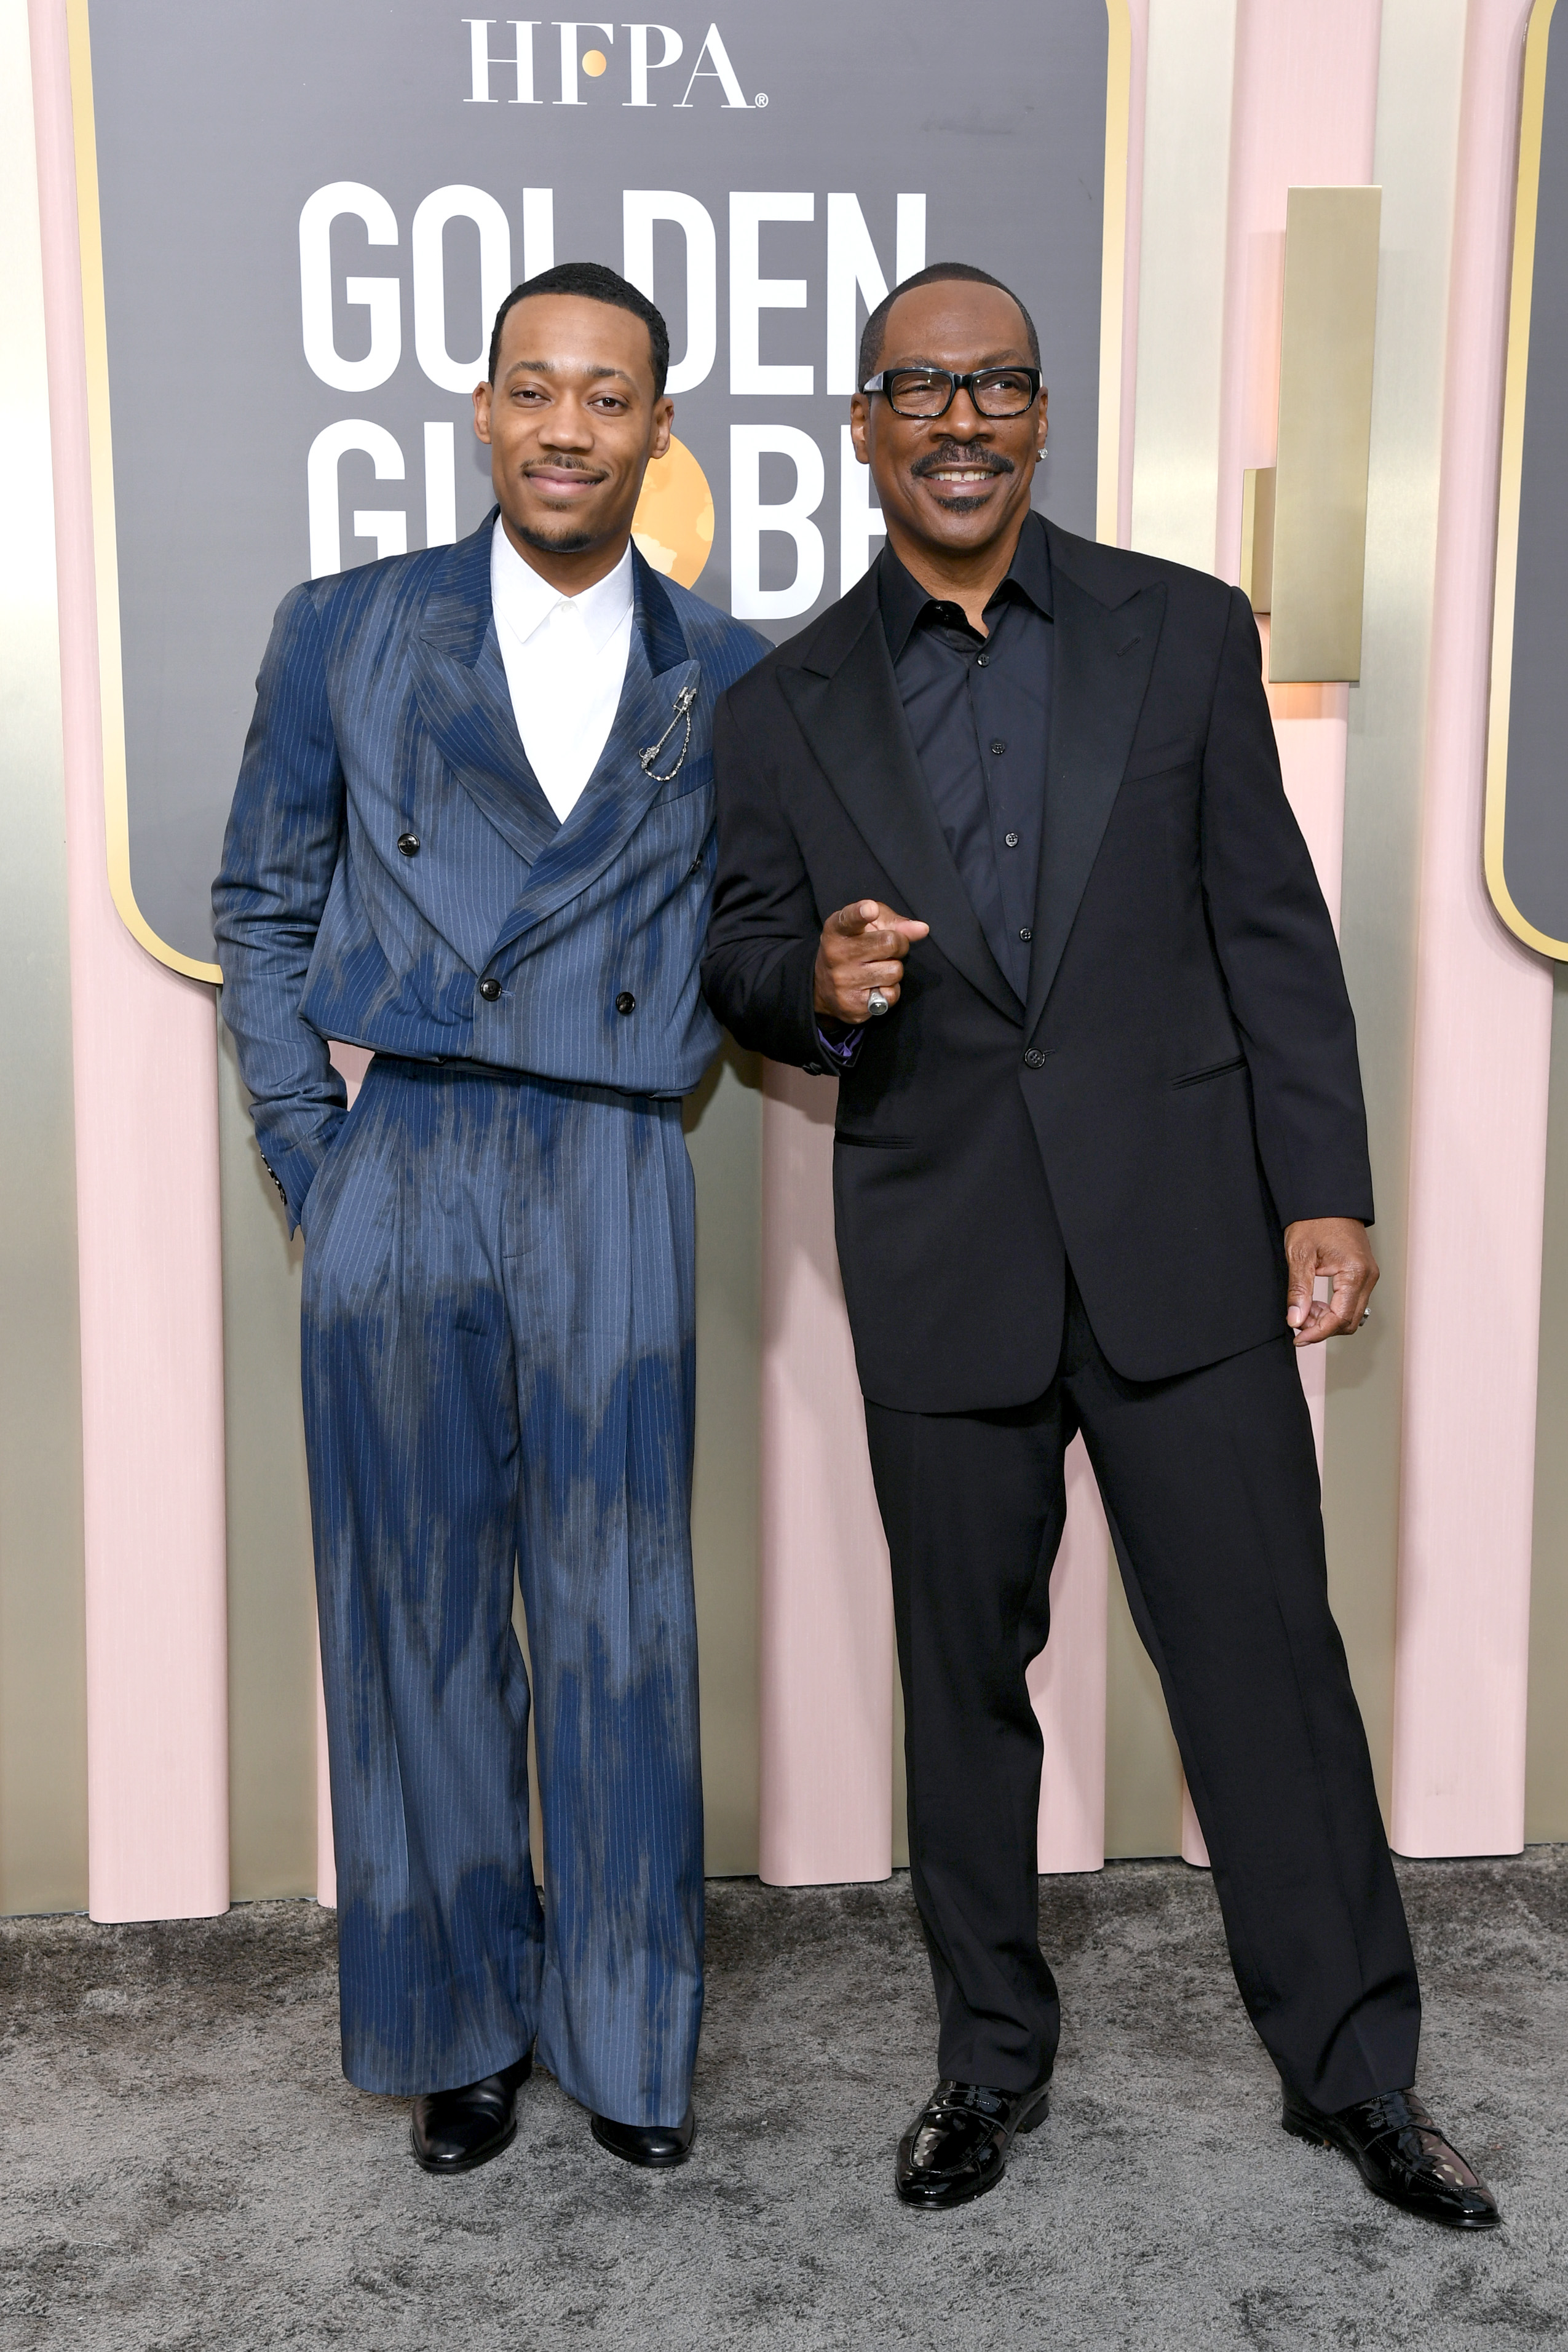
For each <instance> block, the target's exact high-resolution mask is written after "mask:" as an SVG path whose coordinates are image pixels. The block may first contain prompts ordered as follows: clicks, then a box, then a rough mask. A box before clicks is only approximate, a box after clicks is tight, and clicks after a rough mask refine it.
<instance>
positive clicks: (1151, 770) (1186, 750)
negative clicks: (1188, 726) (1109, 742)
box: [1121, 741, 1202, 784]
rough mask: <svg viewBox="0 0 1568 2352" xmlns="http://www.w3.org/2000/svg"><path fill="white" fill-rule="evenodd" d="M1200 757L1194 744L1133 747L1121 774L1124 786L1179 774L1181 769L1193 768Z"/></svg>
mask: <svg viewBox="0 0 1568 2352" xmlns="http://www.w3.org/2000/svg"><path fill="white" fill-rule="evenodd" d="M1201 757H1202V752H1201V750H1200V748H1199V746H1198V745H1197V744H1196V743H1194V742H1191V741H1185V742H1183V741H1172V742H1167V743H1151V744H1149V745H1148V746H1147V747H1145V746H1144V745H1143V744H1142V743H1139V744H1136V745H1134V747H1133V751H1132V757H1131V759H1130V760H1129V761H1128V762H1127V766H1126V768H1125V769H1124V771H1123V772H1122V777H1121V781H1122V782H1123V783H1124V784H1140V783H1142V782H1145V781H1146V780H1147V779H1149V778H1151V777H1153V776H1170V775H1176V774H1179V773H1180V772H1182V770H1183V769H1185V768H1195V767H1196V766H1197V765H1198V762H1199V761H1200V759H1201Z"/></svg>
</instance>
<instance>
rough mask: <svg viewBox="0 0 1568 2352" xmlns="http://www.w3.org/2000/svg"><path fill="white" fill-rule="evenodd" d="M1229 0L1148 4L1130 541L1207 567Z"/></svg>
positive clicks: (1232, 22) (1229, 71)
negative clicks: (1136, 392)
mask: <svg viewBox="0 0 1568 2352" xmlns="http://www.w3.org/2000/svg"><path fill="white" fill-rule="evenodd" d="M1235 63H1236V0H1150V7H1149V67H1148V84H1147V95H1146V99H1145V113H1144V131H1143V217H1142V249H1141V254H1140V263H1139V303H1138V413H1137V426H1136V436H1135V438H1134V442H1133V454H1132V544H1133V546H1134V547H1138V548H1142V550H1143V551H1145V552H1146V553H1147V554H1150V555H1165V556H1169V557H1171V558H1172V559H1173V561H1174V562H1178V563H1194V564H1196V565H1197V566H1198V568H1199V570H1200V571H1204V572H1212V571H1213V570H1214V563H1215V502H1216V500H1217V498H1218V494H1219V421H1220V357H1221V350H1222V340H1223V333H1224V325H1225V265H1226V197H1227V192H1228V187H1229V178H1230V105H1231V83H1232V79H1233V76H1234V71H1235Z"/></svg>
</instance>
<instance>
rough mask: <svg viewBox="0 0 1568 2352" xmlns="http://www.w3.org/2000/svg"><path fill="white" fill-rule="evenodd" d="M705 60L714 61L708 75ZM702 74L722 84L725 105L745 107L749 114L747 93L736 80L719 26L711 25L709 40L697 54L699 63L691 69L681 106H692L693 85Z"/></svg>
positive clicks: (704, 77)
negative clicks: (704, 66) (704, 65)
mask: <svg viewBox="0 0 1568 2352" xmlns="http://www.w3.org/2000/svg"><path fill="white" fill-rule="evenodd" d="M703 58H711V60H712V63H711V64H710V67H709V69H708V71H707V72H706V73H702V60H703ZM700 74H701V75H702V79H703V80H704V81H717V82H718V83H719V84H720V86H721V89H723V92H724V103H725V105H726V106H743V107H745V108H746V109H747V111H748V112H749V111H750V101H749V100H748V99H747V97H746V93H745V91H744V90H743V89H742V88H741V85H740V83H739V82H738V81H737V80H736V79H735V68H734V67H733V66H732V65H731V63H730V52H729V50H728V49H727V48H726V47H724V44H723V42H722V41H721V39H720V37H719V27H718V26H717V25H710V26H709V27H708V38H707V39H706V40H705V41H704V42H703V44H702V47H700V49H699V50H698V52H697V63H696V64H695V65H694V66H693V67H692V68H691V80H690V81H689V82H688V83H687V85H686V95H685V97H684V98H682V99H680V100H679V101H678V103H679V105H681V106H689V105H690V103H691V90H692V84H693V83H694V82H695V81H696V79H697V78H698V76H699V75H700Z"/></svg>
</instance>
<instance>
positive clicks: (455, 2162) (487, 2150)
mask: <svg viewBox="0 0 1568 2352" xmlns="http://www.w3.org/2000/svg"><path fill="white" fill-rule="evenodd" d="M516 2137H517V2117H516V2116H513V2117H512V2119H511V2121H510V2124H508V2126H507V2127H506V2129H505V2131H503V2132H501V2133H500V2134H498V2136H497V2137H496V2138H494V2139H489V2140H486V2142H485V2144H484V2146H483V2147H477V2148H475V2149H474V2151H473V2153H472V2155H471V2156H459V2157H456V2158H445V2157H434V2156H421V2155H420V2153H419V2150H418V2149H417V2148H416V2147H415V2145H414V2136H413V2134H412V2133H410V2134H409V2138H408V2153H409V2155H410V2156H411V2157H412V2158H414V2161H415V2163H416V2165H417V2166H418V2167H419V2169H420V2171H421V2172H428V2173H430V2174H431V2175H433V2177H434V2178H435V2179H437V2180H442V2179H447V2176H448V2175H456V2174H457V2173H459V2172H477V2171H478V2170H479V2166H480V2165H481V2164H488V2163H489V2160H490V2158H491V2157H493V2156H500V2154H501V2152H502V2150H503V2149H505V2148H509V2147H510V2146H511V2144H512V2142H513V2140H514V2139H515V2138H516Z"/></svg>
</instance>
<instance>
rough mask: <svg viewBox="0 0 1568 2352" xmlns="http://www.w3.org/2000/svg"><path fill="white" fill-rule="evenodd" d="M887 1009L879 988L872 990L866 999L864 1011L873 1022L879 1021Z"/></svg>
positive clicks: (886, 1003) (885, 1000) (885, 999)
mask: <svg viewBox="0 0 1568 2352" xmlns="http://www.w3.org/2000/svg"><path fill="white" fill-rule="evenodd" d="M887 1009H888V1000H887V998H886V997H885V996H884V995H883V993H882V992H881V990H880V989H879V988H874V989H873V990H872V991H871V993H870V994H869V996H868V998H867V999H866V1010H867V1012H868V1013H869V1015H870V1017H871V1019H872V1020H873V1021H879V1020H880V1019H881V1017H882V1015H883V1013H886V1011H887Z"/></svg>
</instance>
